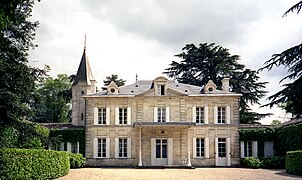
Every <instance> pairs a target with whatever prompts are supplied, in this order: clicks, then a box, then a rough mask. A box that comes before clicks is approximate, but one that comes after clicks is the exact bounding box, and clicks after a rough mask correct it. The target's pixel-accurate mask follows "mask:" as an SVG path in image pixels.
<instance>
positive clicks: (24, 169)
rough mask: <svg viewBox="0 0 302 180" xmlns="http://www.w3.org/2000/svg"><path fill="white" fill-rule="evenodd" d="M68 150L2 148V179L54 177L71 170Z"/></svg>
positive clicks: (0, 169)
mask: <svg viewBox="0 0 302 180" xmlns="http://www.w3.org/2000/svg"><path fill="white" fill-rule="evenodd" d="M69 168H70V163H69V155H68V153H67V152H62V151H52V150H42V149H16V148H13V149H9V148H6V149H1V150H0V179H54V178H57V177H61V176H64V175H66V174H67V173H68V172H69Z"/></svg>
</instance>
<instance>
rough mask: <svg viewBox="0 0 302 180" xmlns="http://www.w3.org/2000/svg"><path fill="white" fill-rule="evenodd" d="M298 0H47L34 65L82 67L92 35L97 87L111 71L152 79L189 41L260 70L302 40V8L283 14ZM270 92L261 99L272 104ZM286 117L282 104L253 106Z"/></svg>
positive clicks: (38, 9)
mask: <svg viewBox="0 0 302 180" xmlns="http://www.w3.org/2000/svg"><path fill="white" fill-rule="evenodd" d="M297 2H298V1H297V0H265V1H261V0H244V1H243V0H228V1H223V0H220V1H219V0H186V1H184V0H182V1H180V0H145V1H141V0H127V1H123V0H120V1H115V0H107V1H103V0H90V1H87V0H64V1H62V0H43V1H41V2H37V3H36V4H35V6H34V8H33V17H32V19H33V20H35V21H39V22H40V27H39V28H38V30H37V31H36V40H35V41H34V42H35V43H36V44H38V48H36V49H34V50H31V51H30V64H31V65H32V66H37V67H43V66H44V65H45V64H47V65H49V66H50V67H51V72H50V75H52V76H56V75H57V74H62V73H64V74H68V75H70V74H75V73H76V71H77V68H78V65H79V62H80V59H81V56H82V53H83V48H84V36H85V34H86V35H87V44H86V46H87V55H88V58H89V61H90V65H91V68H92V72H93V75H94V77H95V79H96V80H97V82H98V86H99V87H101V86H103V80H104V79H105V77H106V76H109V75H111V74H118V75H119V77H120V78H122V79H125V80H127V82H126V84H130V83H134V82H135V75H136V74H138V79H140V80H152V79H154V78H155V77H157V76H159V75H161V73H162V72H163V71H164V70H165V68H167V67H169V64H170V63H171V62H172V60H176V61H180V59H178V58H176V57H174V55H175V54H178V53H180V52H181V49H182V47H184V46H185V44H188V43H195V44H196V45H198V44H199V43H204V42H206V43H211V42H214V43H216V44H217V45H221V46H223V47H225V48H228V49H230V52H231V54H233V55H235V54H236V55H240V57H241V63H242V64H245V65H246V66H247V67H248V68H251V69H258V68H260V67H261V66H262V65H263V63H264V62H265V61H266V60H268V59H270V57H271V55H272V54H274V53H280V52H282V51H283V50H285V49H287V48H289V47H291V46H294V45H297V44H298V43H300V42H301V39H302V18H301V17H302V15H300V16H297V15H296V14H294V13H291V14H289V15H288V16H287V17H285V18H282V15H283V14H284V12H285V11H286V10H287V9H289V8H290V7H291V6H292V5H294V4H296V3H297ZM285 73H286V70H284V69H283V68H278V69H276V70H274V71H270V72H262V73H261V74H260V76H261V81H268V82H269V84H268V85H267V90H268V91H269V92H270V94H273V93H275V92H277V91H279V90H280V85H279V84H278V82H279V80H280V79H281V78H282V77H284V75H285ZM266 102H267V101H265V98H264V99H263V100H262V101H261V103H266ZM253 109H254V110H256V111H259V112H272V113H275V115H274V116H272V117H270V118H266V119H265V120H264V121H263V122H265V123H269V121H270V120H272V119H279V120H283V119H284V113H281V110H279V109H276V108H274V109H271V110H270V109H269V108H261V109H258V107H257V106H254V107H253Z"/></svg>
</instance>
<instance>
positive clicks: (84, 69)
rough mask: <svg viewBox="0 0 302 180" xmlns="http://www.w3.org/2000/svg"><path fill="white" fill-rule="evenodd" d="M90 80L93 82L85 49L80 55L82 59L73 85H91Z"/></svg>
mask: <svg viewBox="0 0 302 180" xmlns="http://www.w3.org/2000/svg"><path fill="white" fill-rule="evenodd" d="M90 80H94V79H93V76H92V72H91V68H90V64H89V61H88V57H87V55H86V48H84V52H83V55H82V59H81V62H80V65H79V68H78V71H77V75H76V76H75V78H74V81H73V84H72V85H73V86H74V85H91V82H90Z"/></svg>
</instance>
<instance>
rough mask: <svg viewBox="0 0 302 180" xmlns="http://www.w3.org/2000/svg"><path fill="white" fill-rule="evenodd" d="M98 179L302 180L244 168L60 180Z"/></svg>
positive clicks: (76, 174) (86, 173) (101, 172)
mask: <svg viewBox="0 0 302 180" xmlns="http://www.w3.org/2000/svg"><path fill="white" fill-rule="evenodd" d="M94 179H95V180H96V179H98V180H99V179H106V180H107V179H145V180H147V179H150V180H157V179H169V180H174V179H181V180H184V179H190V180H194V179H215V180H218V179H223V180H225V179H232V180H234V179H247V180H249V179H255V180H261V179H265V180H279V179H280V180H281V179H282V180H284V179H300V180H301V179H302V177H299V176H293V175H289V174H286V172H285V170H284V169H283V170H268V169H244V168H197V169H134V168H133V169H131V168H129V169H124V168H82V169H71V170H70V172H69V174H68V175H66V176H64V177H61V178H58V180H94Z"/></svg>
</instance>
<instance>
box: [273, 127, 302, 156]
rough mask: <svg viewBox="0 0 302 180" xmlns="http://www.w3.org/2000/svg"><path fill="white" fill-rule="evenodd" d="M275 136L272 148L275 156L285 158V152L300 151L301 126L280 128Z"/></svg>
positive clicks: (301, 142) (301, 146)
mask: <svg viewBox="0 0 302 180" xmlns="http://www.w3.org/2000/svg"><path fill="white" fill-rule="evenodd" d="M276 134H277V137H276V139H277V140H276V141H274V147H275V150H276V154H277V155H280V156H286V152H287V151H296V150H301V149H302V140H301V139H302V124H299V125H290V126H284V127H280V128H278V129H277V130H276Z"/></svg>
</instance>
